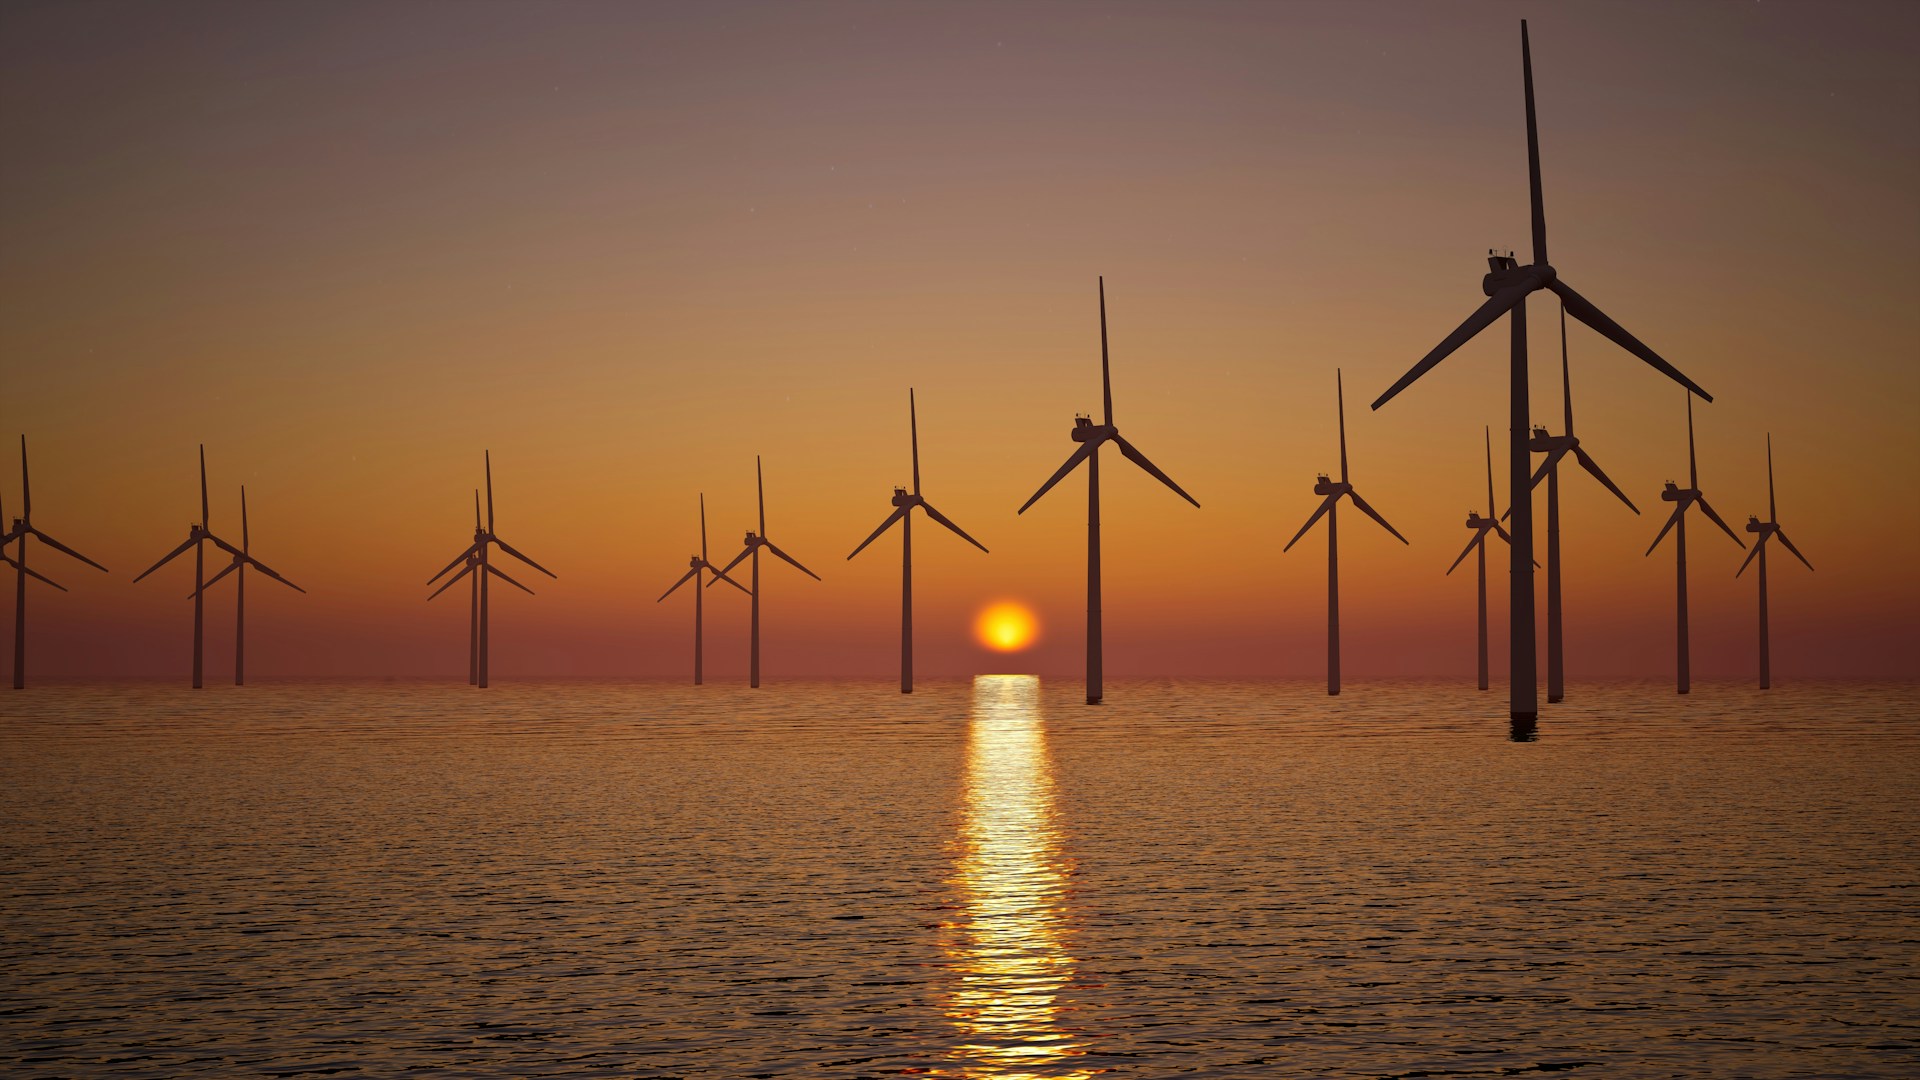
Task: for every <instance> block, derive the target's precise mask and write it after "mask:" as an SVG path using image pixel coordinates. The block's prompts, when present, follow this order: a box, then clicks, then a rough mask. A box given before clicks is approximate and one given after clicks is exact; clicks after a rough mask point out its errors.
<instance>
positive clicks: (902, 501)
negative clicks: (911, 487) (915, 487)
mask: <svg viewBox="0 0 1920 1080" xmlns="http://www.w3.org/2000/svg"><path fill="white" fill-rule="evenodd" d="M926 501H927V500H925V499H923V498H921V497H920V496H918V495H915V494H913V493H912V492H910V491H908V490H907V489H906V488H903V487H897V486H896V487H895V488H894V489H893V505H895V506H919V505H920V504H921V503H924V502H926Z"/></svg>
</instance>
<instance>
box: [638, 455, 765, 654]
mask: <svg viewBox="0 0 1920 1080" xmlns="http://www.w3.org/2000/svg"><path fill="white" fill-rule="evenodd" d="M687 565H688V570H687V572H686V573H685V574H682V575H681V576H680V580H679V581H676V582H674V583H673V588H670V589H668V590H667V591H666V592H663V593H661V594H660V600H665V599H666V598H667V597H669V596H672V595H673V591H674V589H678V588H679V587H680V586H682V585H685V584H686V583H687V582H689V581H691V582H693V685H695V686H699V685H701V684H703V683H705V682H706V665H705V660H704V656H703V650H704V648H705V645H704V642H705V637H706V628H705V606H706V605H705V603H704V595H705V590H704V589H703V588H702V587H701V586H702V584H703V582H702V581H701V579H700V571H702V570H706V571H708V572H710V573H712V574H713V576H714V577H715V578H717V579H719V580H721V581H724V582H726V583H727V584H729V585H731V586H733V587H734V588H736V589H739V590H740V591H741V592H746V591H747V587H746V586H744V585H742V584H740V583H739V582H737V581H735V580H733V579H732V578H730V577H728V576H727V575H725V574H723V573H721V572H720V571H719V570H718V569H716V568H715V567H714V565H713V564H712V563H710V562H708V561H707V496H706V493H705V492H701V494H700V554H698V555H695V556H693V557H692V558H691V559H688V560H687ZM747 595H749V596H751V595H753V594H752V593H747ZM660 600H655V601H654V603H656V604H657V603H659V602H660Z"/></svg>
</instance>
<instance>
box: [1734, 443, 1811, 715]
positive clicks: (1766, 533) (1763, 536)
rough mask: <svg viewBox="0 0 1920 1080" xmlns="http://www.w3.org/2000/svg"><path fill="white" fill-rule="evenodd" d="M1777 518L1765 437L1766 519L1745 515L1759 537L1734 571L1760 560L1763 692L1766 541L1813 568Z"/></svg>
mask: <svg viewBox="0 0 1920 1080" xmlns="http://www.w3.org/2000/svg"><path fill="white" fill-rule="evenodd" d="M1779 516H1780V514H1779V511H1778V510H1776V509H1775V508H1774V505H1773V436H1772V435H1768V436H1767V520H1765V521H1761V520H1760V519H1759V518H1758V517H1757V516H1755V515H1753V514H1748V515H1747V531H1748V532H1750V533H1756V534H1758V536H1759V539H1757V540H1755V541H1754V542H1753V550H1752V551H1749V552H1747V557H1746V559H1745V560H1743V561H1742V562H1741V563H1740V569H1738V570H1735V571H1734V572H1733V576H1734V577H1739V576H1740V575H1741V574H1744V573H1746V572H1747V563H1750V562H1752V561H1753V559H1754V556H1756V555H1757V556H1759V557H1760V689H1762V690H1769V689H1772V687H1773V648H1772V646H1771V645H1770V644H1769V643H1768V641H1767V541H1769V540H1771V539H1773V538H1774V537H1776V536H1777V537H1779V538H1780V542H1781V543H1782V544H1785V545H1786V546H1787V550H1788V551H1790V552H1792V553H1793V557H1794V558H1796V559H1799V560H1800V562H1801V564H1802V565H1804V566H1805V567H1806V568H1807V569H1809V570H1811V569H1813V564H1812V563H1810V562H1807V557H1806V556H1805V555H1802V554H1800V549H1799V548H1797V547H1794V546H1793V541H1791V540H1789V539H1787V534H1786V532H1785V531H1784V530H1782V529H1781V528H1780V521H1779Z"/></svg>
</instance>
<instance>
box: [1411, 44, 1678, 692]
mask: <svg viewBox="0 0 1920 1080" xmlns="http://www.w3.org/2000/svg"><path fill="white" fill-rule="evenodd" d="M1520 67H1521V74H1522V78H1523V80H1524V82H1525V86H1526V102H1527V177H1528V187H1529V189H1530V194H1531V201H1532V208H1533V263H1532V264H1531V265H1528V266H1521V265H1520V264H1519V263H1518V262H1517V261H1516V260H1515V259H1514V257H1513V255H1512V254H1511V253H1509V254H1507V255H1498V254H1490V255H1489V256H1488V258H1487V266H1488V268H1489V270H1490V271H1491V272H1490V273H1488V274H1487V276H1486V277H1485V278H1483V279H1482V280H1481V283H1480V287H1481V290H1482V291H1483V292H1485V293H1486V295H1487V301H1486V303H1484V304H1482V305H1480V308H1479V310H1477V311H1475V312H1474V313H1473V314H1472V315H1469V316H1468V317H1467V320H1466V321H1465V322H1463V323H1461V324H1460V326H1459V328H1458V329H1456V330H1454V332H1453V333H1451V334H1448V335H1447V337H1446V339H1445V340H1444V341H1442V342H1440V344H1438V345H1436V346H1434V348H1433V351H1432V352H1429V353H1428V354H1427V355H1426V356H1425V357H1423V358H1422V359H1421V360H1420V362H1419V363H1417V364H1415V365H1414V366H1413V368H1412V369H1411V370H1409V371H1408V372H1407V373H1406V374H1405V375H1402V376H1401V377H1400V381H1399V382H1396V383H1394V384H1393V385H1392V386H1391V387H1389V388H1388V389H1387V392H1386V393H1384V394H1381V395H1380V396H1379V397H1378V398H1377V399H1375V400H1374V402H1373V407H1374V408H1376V409H1378V408H1379V407H1380V406H1382V405H1385V404H1386V403H1387V402H1388V401H1390V400H1392V399H1393V397H1394V395H1396V394H1398V393H1399V392H1400V391H1402V390H1404V389H1406V388H1407V386H1408V385H1409V384H1411V383H1412V382H1413V381H1414V380H1415V379H1418V378H1419V377H1420V376H1422V375H1425V374H1426V373H1427V372H1428V371H1429V370H1431V369H1432V368H1433V366H1434V365H1435V364H1438V363H1439V362H1440V361H1442V360H1444V359H1446V358H1447V357H1448V356H1449V355H1451V354H1452V353H1453V351H1454V350H1455V349H1458V348H1459V347H1460V346H1462V345H1464V344H1466V343H1467V342H1468V341H1469V340H1471V339H1472V338H1473V337H1474V335H1476V334H1478V333H1479V332H1480V331H1482V330H1485V329H1486V328H1487V327H1489V326H1492V325H1493V323H1494V322H1495V321H1496V320H1498V319H1499V318H1500V316H1502V315H1507V316H1509V318H1508V320H1507V321H1508V323H1509V325H1510V328H1511V330H1512V336H1511V344H1510V346H1509V365H1510V377H1511V380H1512V392H1511V397H1510V400H1509V409H1508V416H1509V422H1508V433H1509V441H1508V451H1509V456H1510V463H1509V468H1508V475H1509V479H1510V484H1511V488H1512V491H1513V493H1514V498H1513V537H1514V542H1513V544H1512V551H1511V553H1510V558H1511V561H1512V572H1513V585H1512V590H1511V599H1510V619H1511V623H1512V633H1511V634H1510V644H1511V648H1512V650H1513V670H1512V674H1511V676H1510V679H1511V685H1512V694H1511V700H1510V702H1509V706H1510V711H1511V714H1512V717H1513V718H1514V719H1516V720H1532V719H1535V718H1537V717H1538V716H1539V713H1540V700H1539V688H1538V686H1537V685H1536V681H1537V672H1536V670H1535V652H1534V639H1533V634H1534V619H1533V496H1532V492H1531V491H1529V490H1528V486H1527V481H1528V476H1529V474H1530V472H1531V471H1532V470H1531V462H1530V460H1529V458H1528V450H1527V426H1528V423H1529V419H1530V418H1529V415H1528V405H1527V308H1526V299H1527V297H1528V296H1529V295H1531V294H1532V293H1535V292H1538V291H1540V290H1542V289H1550V290H1552V291H1553V292H1554V293H1555V294H1556V295H1558V296H1559V297H1560V300H1561V302H1562V303H1564V304H1565V305H1566V308H1567V310H1568V311H1569V312H1571V313H1572V315H1573V317H1574V318H1576V319H1579V320H1580V321H1581V322H1583V323H1586V324H1587V325H1588V326H1590V327H1592V328H1593V329H1595V330H1597V331H1599V332H1600V334H1602V335H1603V336H1605V337H1606V338H1607V339H1608V340H1610V341H1612V342H1614V343H1615V344H1617V345H1619V346H1620V347H1621V348H1623V349H1625V350H1627V351H1628V352H1630V353H1632V354H1633V355H1635V356H1637V357H1639V358H1640V359H1641V360H1644V361H1645V362H1646V363H1648V364H1649V365H1651V366H1652V367H1653V368H1654V369H1655V370H1656V371H1659V372H1660V373H1662V374H1664V375H1666V376H1667V377H1668V378H1670V379H1672V380H1674V381H1675V382H1678V383H1680V384H1681V385H1682V386H1685V387H1686V388H1687V389H1688V390H1689V391H1691V392H1693V393H1696V394H1699V395H1700V396H1701V397H1703V398H1705V399H1706V400H1708V401H1712V400H1713V398H1712V397H1711V396H1710V395H1709V394H1708V393H1707V392H1706V391H1705V390H1702V389H1700V387H1699V386H1697V385H1696V384H1695V383H1694V382H1693V381H1692V380H1691V379H1689V378H1687V377H1686V376H1685V375H1682V374H1681V373H1680V372H1679V370H1678V369H1676V368H1675V367H1674V366H1673V365H1672V364H1669V363H1667V362H1666V361H1665V360H1663V359H1661V357H1660V355H1659V354H1658V353H1656V352H1654V351H1653V350H1652V349H1650V348H1648V347H1647V346H1646V345H1644V344H1642V343H1641V341H1640V339H1639V338H1636V337H1634V336H1633V335H1632V334H1630V333H1628V332H1627V331H1626V330H1625V329H1623V328H1622V327H1621V326H1620V324H1619V323H1616V322H1614V321H1613V320H1612V319H1611V318H1609V317H1608V316H1607V315H1606V313H1604V312H1602V311H1601V310H1600V309H1599V308H1597V307H1595V306H1594V305H1593V304H1591V303H1589V302H1588V301H1587V299H1586V298H1585V297H1583V296H1581V295H1580V294H1579V293H1577V292H1575V291H1574V290H1573V288H1572V287H1571V286H1569V285H1568V284H1567V283H1566V282H1565V281H1564V280H1562V279H1561V278H1560V275H1559V271H1557V270H1556V269H1554V267H1553V265H1552V264H1551V263H1549V262H1548V261H1547V219H1546V212H1545V210H1544V209H1543V208H1542V202H1541V197H1540V139H1539V133H1538V127H1537V125H1536V124H1535V122H1534V109H1533V54H1532V50H1531V47H1530V45H1529V43H1528V39H1527V23H1526V20H1524V19H1522V20H1521V22H1520Z"/></svg>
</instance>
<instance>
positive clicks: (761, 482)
mask: <svg viewBox="0 0 1920 1080" xmlns="http://www.w3.org/2000/svg"><path fill="white" fill-rule="evenodd" d="M753 482H754V486H755V488H756V489H757V490H758V491H759V493H760V531H759V532H754V531H752V530H751V529H749V530H748V531H747V538H746V539H745V540H744V541H742V543H744V544H745V545H746V546H745V547H743V548H741V549H740V554H738V555H735V556H734V557H733V561H732V562H730V563H728V564H727V565H725V566H723V567H721V568H720V569H719V570H717V571H715V572H714V576H713V581H709V582H707V588H709V589H711V588H713V585H714V582H716V581H721V580H725V581H726V582H727V584H729V585H734V586H736V587H738V585H739V583H738V582H736V581H734V580H733V579H732V578H729V577H727V571H729V570H731V569H733V568H734V567H736V566H738V565H740V560H741V559H745V558H747V557H749V556H751V557H752V558H753V577H752V579H751V580H752V581H753V588H752V589H750V590H748V595H749V596H751V597H753V631H752V637H753V641H752V644H751V645H750V646H749V652H748V657H749V659H748V663H747V685H748V686H752V687H758V686H759V685H760V549H761V548H766V549H767V550H768V551H771V552H773V553H774V554H775V555H778V556H779V557H780V558H782V559H784V560H786V561H787V562H789V563H792V564H793V568H794V569H795V570H798V571H800V572H801V573H803V574H805V575H807V576H808V577H810V578H812V579H813V580H815V581H819V580H820V575H819V574H816V573H814V572H813V571H811V570H809V569H807V568H806V567H804V566H801V565H800V560H798V559H796V558H794V557H793V556H791V555H789V554H787V553H786V552H784V551H781V550H780V547H779V545H777V544H775V543H774V542H773V541H771V540H769V539H767V481H766V477H765V475H764V474H763V473H762V472H761V471H760V455H758V454H755V455H754V456H753Z"/></svg>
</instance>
